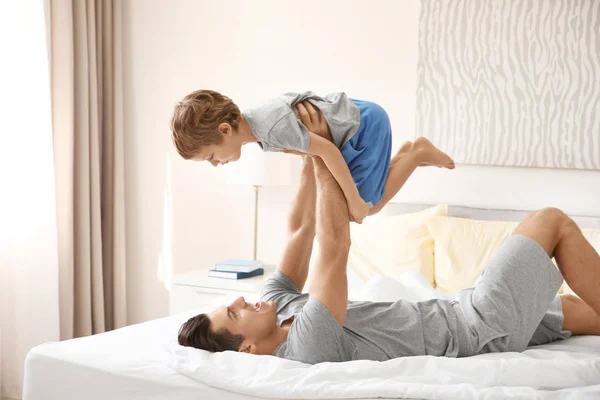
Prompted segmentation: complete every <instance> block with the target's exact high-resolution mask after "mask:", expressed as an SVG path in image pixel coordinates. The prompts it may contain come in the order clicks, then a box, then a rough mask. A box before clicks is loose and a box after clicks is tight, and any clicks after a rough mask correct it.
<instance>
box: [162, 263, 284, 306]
mask: <svg viewBox="0 0 600 400" xmlns="http://www.w3.org/2000/svg"><path fill="white" fill-rule="evenodd" d="M273 271H275V268H274V267H273V266H267V267H265V274H264V275H262V276H256V277H254V278H248V279H240V280H233V279H220V278H209V277H208V276H207V274H208V270H206V269H205V270H198V271H192V272H188V273H185V274H181V275H175V276H174V277H173V284H172V287H171V298H170V303H171V304H170V307H169V313H170V314H171V315H173V314H176V313H180V312H183V311H189V310H193V309H196V308H205V311H208V310H207V309H206V308H207V307H212V308H214V307H218V306H220V305H223V304H226V303H227V302H229V301H232V300H234V299H235V298H237V297H239V296H243V297H245V298H246V299H252V300H254V298H255V297H256V294H257V293H259V292H260V290H261V289H262V288H263V286H264V283H265V281H266V280H267V279H268V277H269V276H270V275H271V274H272V273H273Z"/></svg>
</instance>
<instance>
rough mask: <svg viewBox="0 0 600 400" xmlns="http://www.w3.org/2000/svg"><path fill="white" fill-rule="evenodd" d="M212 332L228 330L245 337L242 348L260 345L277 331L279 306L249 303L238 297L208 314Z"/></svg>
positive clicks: (271, 303) (266, 303) (269, 302)
mask: <svg viewBox="0 0 600 400" xmlns="http://www.w3.org/2000/svg"><path fill="white" fill-rule="evenodd" d="M208 317H209V318H210V322H211V330H212V331H213V332H216V331H218V330H220V329H227V330H228V331H229V332H231V333H232V334H234V335H243V336H244V337H245V340H244V343H243V344H242V347H246V346H248V345H251V344H253V345H255V346H256V345H259V344H260V343H262V342H264V340H265V339H268V338H269V337H270V336H271V335H272V334H273V332H274V331H275V330H276V329H277V305H276V304H275V303H274V302H272V301H268V302H257V303H255V304H250V303H247V302H246V300H245V299H244V298H243V297H238V298H237V299H236V300H235V301H234V302H233V303H231V304H230V305H229V306H222V307H219V308H217V309H216V310H213V311H212V312H210V313H209V314H208Z"/></svg>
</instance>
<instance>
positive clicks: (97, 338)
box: [23, 274, 600, 400]
mask: <svg viewBox="0 0 600 400" xmlns="http://www.w3.org/2000/svg"><path fill="white" fill-rule="evenodd" d="M404 278H405V279H402V280H401V281H402V282H403V285H401V284H400V282H399V281H392V280H389V279H383V278H382V279H376V280H373V281H371V282H369V283H368V284H367V285H365V287H364V288H363V289H364V290H363V291H362V293H361V294H360V295H359V296H357V297H359V298H364V299H368V300H372V301H386V300H388V301H389V300H390V299H391V298H406V299H408V300H412V301H419V300H423V299H425V298H431V297H432V296H433V295H434V294H435V293H433V292H428V291H427V290H426V289H427V288H423V287H421V289H420V290H417V288H418V287H419V284H418V282H417V281H424V282H425V281H426V278H425V277H423V276H413V277H411V276H410V274H405V276H404ZM411 280H412V281H413V283H411ZM429 290H431V289H429ZM388 297H389V298H390V299H388ZM211 309H212V307H211ZM201 311H206V310H195V311H193V312H188V313H184V314H179V315H175V316H171V317H167V318H162V319H158V320H154V321H149V322H145V323H142V324H138V325H133V326H129V327H126V328H122V329H118V330H116V331H112V332H108V333H104V334H100V335H94V336H89V337H85V338H80V339H74V340H69V341H64V342H58V343H47V344H43V345H41V346H38V347H36V348H34V349H33V350H31V352H30V353H29V355H28V357H27V360H26V363H25V380H24V383H23V386H24V389H23V398H24V400H41V399H44V400H46V399H60V400H75V399H77V400H79V399H86V400H96V399H97V400H108V399H110V400H125V399H128V400H129V399H151V400H162V399H178V400H187V399H190V400H191V399H194V400H196V399H224V400H242V399H259V398H261V397H255V396H265V397H270V398H289V397H290V395H292V397H295V398H318V397H321V396H320V395H322V394H323V393H321V392H322V390H321V389H320V388H321V387H323V385H325V386H327V387H330V389H331V390H334V386H335V385H333V384H335V383H336V382H335V380H336V379H338V380H339V379H341V378H340V377H343V376H350V375H348V373H339V371H336V370H335V368H354V367H355V364H352V363H343V364H348V365H347V366H343V365H338V366H334V367H335V368H329V370H328V371H325V372H327V373H316V375H315V376H314V377H313V378H315V377H317V378H318V379H316V380H315V379H312V378H311V376H312V375H310V374H309V373H308V374H307V373H302V374H301V376H300V378H302V377H303V378H302V379H304V380H305V381H306V380H308V381H309V382H310V381H311V379H312V381H314V382H313V385H312V386H311V385H304V384H303V385H301V386H302V388H300V389H302V391H300V392H299V391H297V390H296V391H295V392H294V391H291V392H290V390H289V388H290V386H289V384H282V382H278V381H277V379H275V378H278V377H279V378H281V374H280V373H278V372H277V371H282V369H280V368H279V367H280V366H276V367H275V368H258V370H261V371H265V374H261V376H258V377H257V376H256V374H255V373H254V371H256V370H257V368H252V367H251V368H247V367H243V368H242V370H241V371H237V373H236V371H235V367H234V368H232V367H231V366H232V365H234V366H240V365H244V364H243V363H239V362H238V361H239V360H235V362H233V363H231V362H230V363H229V366H228V367H227V363H224V362H221V363H216V364H215V363H214V362H213V361H215V360H217V361H218V360H220V359H221V358H223V357H225V358H228V357H229V358H231V357H236V354H233V353H232V354H221V355H215V356H214V357H211V358H210V359H197V358H198V357H200V358H202V357H206V354H204V353H205V352H201V351H198V350H193V349H187V350H185V351H184V353H185V352H187V351H192V352H191V353H189V355H188V356H186V359H185V360H183V361H184V362H185V363H186V364H187V367H186V368H183V369H178V370H179V371H180V372H184V373H185V374H187V375H188V376H193V378H192V377H188V376H186V375H183V374H181V373H179V372H177V371H176V370H175V369H172V368H170V367H169V366H168V365H169V363H170V364H171V366H173V360H174V359H173V349H174V347H176V348H179V349H183V348H181V347H179V346H174V344H175V343H176V334H177V331H178V329H179V327H180V326H181V324H182V323H183V322H184V321H185V320H186V319H187V318H189V317H190V316H191V315H195V314H196V313H198V312H201ZM548 346H551V348H548V349H547V350H542V349H541V348H539V349H540V350H534V352H535V356H534V354H530V355H527V354H523V355H518V357H525V358H531V360H530V361H529V362H530V363H531V362H532V360H534V359H538V358H539V359H542V360H541V363H542V364H543V363H544V359H547V360H546V364H547V362H548V361H550V362H551V360H554V361H555V362H556V363H557V364H556V365H555V367H557V368H558V369H557V368H554V370H553V371H554V372H556V371H559V372H560V371H561V370H563V369H564V368H566V369H567V371H570V372H571V373H570V375H573V377H572V378H573V379H571V381H573V382H575V381H577V379H579V380H580V381H581V382H583V383H581V384H577V383H575V386H580V385H581V386H587V387H586V388H579V389H577V388H573V383H572V382H571V383H570V384H567V385H566V386H564V387H565V388H570V389H566V390H563V391H557V390H556V389H557V388H558V387H560V385H558V387H557V388H554V390H550V391H549V392H546V393H544V391H543V390H542V391H534V392H533V393H535V394H536V395H538V396H540V395H542V394H545V395H548V396H544V395H542V396H541V398H573V399H583V398H596V396H599V395H600V393H599V392H600V381H597V380H596V378H595V376H596V375H593V374H592V375H593V376H592V377H591V378H590V377H588V375H590V374H591V373H592V372H594V371H596V372H598V373H599V374H598V377H600V361H591V359H590V357H598V356H599V355H600V353H599V350H600V337H579V338H573V339H569V340H567V341H564V342H558V343H556V344H553V345H548ZM548 350H551V351H550V352H548ZM194 352H196V353H194ZM538 353H539V354H538ZM240 356H243V355H240ZM494 356H496V357H501V358H508V359H509V360H508V362H510V358H515V357H517V355H515V354H513V355H510V354H506V355H491V356H490V355H483V356H478V357H480V358H481V357H483V358H486V357H487V358H489V357H494ZM561 357H562V358H561ZM178 358H179V359H180V360H179V361H182V360H181V357H180V356H178ZM273 358H274V357H265V358H261V360H259V361H260V362H263V363H268V362H271V363H273V362H280V363H283V362H287V361H288V360H272V359H273ZM565 359H567V360H566V361H568V362H565ZM211 360H212V361H211ZM586 360H588V361H589V362H592V364H590V365H591V366H592V368H591V369H589V370H587V369H586V367H584V369H586V370H585V371H584V370H581V371H579V370H575V369H573V370H570V368H569V362H572V364H573V365H574V366H575V365H576V364H577V365H579V364H581V363H582V362H586ZM595 360H600V358H595ZM209 361H210V362H209ZM259 361H257V360H253V361H252V362H259ZM498 361H499V364H498V369H497V370H496V368H492V370H490V371H488V372H489V373H490V374H492V377H494V376H496V375H498V376H500V375H506V371H505V372H502V373H500V371H501V370H502V368H501V367H502V365H505V366H506V362H507V360H498ZM514 361H515V362H516V361H518V360H514ZM289 362H290V363H293V362H291V361H289ZM394 362H396V363H403V362H404V363H406V362H409V363H410V362H422V361H419V360H417V358H415V360H396V361H392V363H394ZM448 362H460V361H452V360H450V359H448V360H444V359H440V360H433V364H435V365H434V366H436V368H437V367H438V365H437V364H438V363H448ZM463 362H464V360H463ZM478 362H482V360H479V361H478ZM483 362H485V360H483ZM211 363H212V364H211ZM353 363H357V362H353ZM358 363H360V362H358ZM369 363H372V362H369ZM388 363H389V362H388ZM578 363H579V364H578ZM433 364H432V365H433ZM356 365H358V364H356ZM540 365H541V364H540ZM544 365H545V364H544ZM224 366H226V367H227V368H223V367H224ZM217 367H218V368H217ZM326 367H327V366H326V364H321V367H320V368H326ZM363 367H366V365H364V366H363ZM371 367H372V366H371V365H369V367H367V368H359V370H360V371H363V370H366V371H367V372H368V370H371V369H372V368H371ZM380 367H381V368H382V369H383V370H385V368H383V367H384V365H381V366H380ZM529 367H531V369H530V370H528V371H526V372H527V374H524V375H530V374H531V373H532V372H533V371H535V370H536V369H537V366H532V365H530V366H529ZM203 368H204V369H203ZM206 368H209V371H207V370H206ZM587 368H589V367H587ZM176 369H177V368H176ZM269 370H272V371H271V373H272V374H273V373H274V374H275V375H272V374H271V375H269V374H268V373H267V372H268V371H269ZM392 370H395V369H394V368H392ZM418 370H420V371H422V372H423V377H421V378H420V379H418V380H417V381H418V382H420V381H422V380H423V379H424V378H425V375H426V374H424V370H421V369H420V368H419V369H418ZM439 370H443V368H442V369H440V368H437V369H435V371H439ZM202 371H204V372H202ZM360 371H359V372H360ZM395 371H396V372H394V373H397V372H398V371H401V369H397V370H395ZM435 371H434V372H435ZM469 371H470V372H465V371H463V372H465V374H464V375H466V378H465V379H468V375H473V374H475V371H471V370H469ZM540 371H542V369H540V370H539V371H538V372H540ZM544 371H546V372H548V371H550V372H552V368H550V369H548V368H547V369H546V370H544ZM288 372H289V371H288ZM308 372H310V371H308ZM313 372H314V371H313ZM317 372H318V371H317ZM346 372H348V371H346ZM392 372H393V371H392ZM446 372H447V371H446ZM515 373H516V372H515ZM594 373H595V372H594ZM332 374H333V375H334V376H331V375H332ZM560 374H562V372H561V373H560ZM209 375H210V376H209ZM438 375H439V374H438ZM442 375H446V373H444V374H442ZM517 375H518V374H517ZM542 375H546V373H545V372H544V373H542ZM566 375H568V374H566ZM395 376H396V375H394V377H391V378H390V379H388V381H389V382H388V384H392V383H394V382H396V381H398V380H397V379H395ZM436 376H437V375H436V374H435V373H432V374H431V377H430V378H428V379H427V381H428V382H429V381H431V382H434V381H435V379H434V378H435V377H436ZM209 378H210V379H212V381H211V380H210V379H209ZM382 378H383V374H382ZM584 378H585V379H584ZM207 379H208V380H207ZM215 379H216V380H215ZM261 379H262V381H261ZM298 379H299V377H295V378H294V381H295V382H296V381H297V382H299V380H298ZM436 379H439V377H438V378H436ZM444 379H445V378H444ZM515 379H516V378H515ZM544 379H546V380H547V379H551V378H550V375H548V376H547V377H546V378H544ZM565 379H566V378H565ZM323 380H329V381H331V382H329V383H327V384H325V382H324V381H323ZM510 380H511V381H512V378H511V379H510ZM321 381H323V382H321ZM592 381H593V384H594V385H598V386H588V385H590V384H592V383H591V382H592ZM203 382H205V383H203ZM315 382H316V383H317V385H316V387H317V389H315V388H314V386H315ZM319 382H321V383H320V384H318V383H319ZM365 382H369V381H365ZM373 382H375V381H373ZM418 382H417V383H418ZM206 383H210V384H211V385H212V386H209V385H207V384H206ZM250 383H252V385H254V386H255V387H252V385H251V384H250ZM337 383H338V384H339V382H337ZM396 383H397V384H402V383H401V382H396ZM438 383H439V382H438ZM445 383H452V382H445ZM455 383H459V382H455ZM514 384H515V382H512V384H511V385H509V386H512V385H514ZM521 384H523V382H522V383H521ZM261 385H262V386H261ZM415 385H416V386H418V387H419V388H422V387H424V386H426V385H423V382H421V383H419V384H414V383H413V384H412V386H415ZM524 385H525V386H529V385H530V384H529V383H524ZM213 386H214V387H213ZM259 386H260V388H262V389H260V388H259V389H260V390H258V389H257V387H259ZM359 386H362V385H359ZM380 386H381V385H379V384H377V385H375V386H374V387H372V388H371V389H373V390H370V391H368V392H366V393H369V395H372V396H377V395H378V394H377V390H375V389H377V388H379V389H381V390H383V389H385V388H384V387H383V386H381V387H380ZM412 386H411V387H409V388H408V389H411V390H412V389H414V388H412ZM454 386H455V387H454ZM471 386H472V385H471ZM471 386H469V385H465V384H464V382H463V383H461V384H457V385H453V387H452V388H451V387H450V386H442V387H440V389H439V390H440V393H442V394H443V393H446V395H448V394H450V393H454V392H452V390H454V391H455V392H456V393H454V394H455V395H456V396H454V398H456V399H464V398H479V397H480V396H479V395H473V396H466V397H465V396H464V394H465V393H462V392H461V393H462V394H459V392H458V391H457V390H459V389H460V390H462V391H463V392H464V390H466V389H465V388H470V389H469V390H471V391H473V390H474V389H473V388H471ZM492 386H494V385H492ZM502 386H504V385H502ZM532 386H534V385H532ZM538 386H539V387H549V386H550V387H551V386H552V385H550V384H548V383H547V382H542V384H540V385H538ZM555 386H556V385H555ZM217 387H221V388H222V389H218V388H217ZM296 389H298V388H296ZM309 389H312V392H311V391H310V390H309ZM363 389H364V388H363ZM396 389H397V388H396ZM408 389H407V390H408ZM450 389H452V390H450ZM514 389H515V388H512V389H511V388H506V389H503V388H493V387H491V388H488V390H496V391H497V390H505V392H503V394H502V395H501V396H500V397H498V396H496V397H494V395H491V393H489V394H490V395H491V397H489V396H488V398H506V397H511V396H506V394H508V392H506V391H510V390H514ZM403 390H404V389H403ZM334 391H335V393H328V395H327V396H325V397H330V398H332V397H335V398H338V399H339V398H341V397H344V398H353V397H360V398H365V392H363V393H362V394H361V395H360V396H358V395H357V393H353V392H350V391H342V390H339V391H338V390H334ZM389 393H390V394H391V393H404V394H412V396H408V397H411V398H413V397H418V398H428V399H429V398H431V399H433V398H438V397H436V395H435V393H434V392H431V393H430V392H402V391H400V392H398V391H390V392H389ZM473 393H475V392H473ZM477 393H479V392H477ZM319 394H320V395H319ZM415 394H416V396H415ZM438 394H439V393H438ZM479 394H481V393H479ZM495 395H499V393H495ZM520 395H522V393H520ZM520 395H519V396H516V397H515V398H523V397H521V396H520ZM379 396H381V394H379ZM569 396H574V397H569ZM382 397H394V398H395V397H396V396H389V395H388V396H382ZM442 397H443V396H442ZM444 398H449V397H448V396H446V397H444Z"/></svg>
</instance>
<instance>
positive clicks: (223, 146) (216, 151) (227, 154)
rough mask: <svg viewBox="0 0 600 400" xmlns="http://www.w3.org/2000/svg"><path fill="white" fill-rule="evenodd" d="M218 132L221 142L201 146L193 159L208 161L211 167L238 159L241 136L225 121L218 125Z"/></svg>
mask: <svg viewBox="0 0 600 400" xmlns="http://www.w3.org/2000/svg"><path fill="white" fill-rule="evenodd" d="M219 133H220V134H221V137H222V138H223V139H222V140H221V143H217V144H210V145H208V146H204V147H202V149H200V152H199V153H198V154H197V155H196V157H194V158H193V160H194V161H208V162H209V163H211V164H212V165H213V167H216V166H217V165H225V164H227V163H229V162H233V161H237V160H239V159H240V154H241V151H242V140H241V136H240V135H239V134H238V133H237V132H235V131H234V130H233V128H232V127H231V125H229V124H226V123H223V124H221V125H219Z"/></svg>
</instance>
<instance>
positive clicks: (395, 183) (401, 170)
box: [369, 137, 454, 215]
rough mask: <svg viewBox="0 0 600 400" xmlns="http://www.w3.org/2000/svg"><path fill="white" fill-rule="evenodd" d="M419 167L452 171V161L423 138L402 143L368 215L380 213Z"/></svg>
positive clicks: (391, 161)
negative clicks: (381, 195) (379, 196)
mask: <svg viewBox="0 0 600 400" xmlns="http://www.w3.org/2000/svg"><path fill="white" fill-rule="evenodd" d="M420 166H436V167H442V168H448V169H453V168H454V161H453V160H452V158H450V157H449V156H448V155H447V154H446V153H444V152H442V151H441V150H439V149H438V148H437V147H435V146H434V145H433V144H432V143H431V142H430V141H429V140H427V139H426V138H424V137H420V138H418V139H417V140H415V142H414V143H411V142H404V144H403V145H402V146H401V147H400V150H398V153H396V155H395V156H394V157H392V159H391V160H390V171H389V173H388V177H387V180H386V182H385V189H384V191H383V197H382V199H381V201H380V202H379V203H377V204H376V205H375V206H374V207H372V208H370V209H369V215H374V214H377V213H378V212H379V211H381V209H382V208H383V207H384V206H385V205H386V204H387V203H388V202H389V201H390V200H391V199H392V198H393V197H394V196H395V195H396V194H397V193H398V191H399V190H400V188H402V186H404V184H405V183H406V181H407V180H408V178H409V177H410V176H411V175H412V173H413V172H414V171H415V169H416V168H417V167H420Z"/></svg>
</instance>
